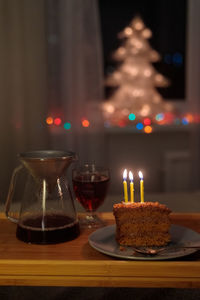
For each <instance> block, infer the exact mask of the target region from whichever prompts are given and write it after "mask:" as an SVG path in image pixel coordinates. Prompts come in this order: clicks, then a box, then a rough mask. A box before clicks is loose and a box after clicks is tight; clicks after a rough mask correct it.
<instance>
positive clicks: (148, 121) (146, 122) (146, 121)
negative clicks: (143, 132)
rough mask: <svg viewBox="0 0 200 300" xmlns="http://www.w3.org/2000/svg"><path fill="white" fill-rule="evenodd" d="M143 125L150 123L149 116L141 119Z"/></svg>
mask: <svg viewBox="0 0 200 300" xmlns="http://www.w3.org/2000/svg"><path fill="white" fill-rule="evenodd" d="M143 123H144V125H147V126H148V125H151V119H149V118H145V119H144V121H143Z"/></svg>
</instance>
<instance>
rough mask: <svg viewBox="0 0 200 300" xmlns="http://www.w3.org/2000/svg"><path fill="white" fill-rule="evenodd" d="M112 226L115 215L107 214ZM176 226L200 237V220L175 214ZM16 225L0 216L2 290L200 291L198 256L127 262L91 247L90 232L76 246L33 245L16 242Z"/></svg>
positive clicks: (75, 241) (193, 215)
mask: <svg viewBox="0 0 200 300" xmlns="http://www.w3.org/2000/svg"><path fill="white" fill-rule="evenodd" d="M102 217H103V218H104V219H105V221H106V222H107V223H108V224H111V223H113V222H114V221H113V217H112V213H103V214H102ZM171 218H172V222H173V223H174V224H180V225H185V226H187V227H189V228H191V229H193V230H196V231H198V232H200V214H182V213H181V214H172V217H171ZM15 230H16V225H15V224H13V223H11V222H9V221H8V220H6V218H5V217H4V216H3V214H1V215H0V284H1V285H23V286H28V285H29V286H50V285H51V286H82V287H83V286H89V287H94V286H96V287H97V286H98V287H176V288H195V287H196V288H197V287H198V288H199V287H200V254H199V252H196V253H195V254H193V255H192V256H189V257H185V258H182V259H181V260H180V259H179V260H177V261H128V260H127V261H126V260H119V259H114V258H111V257H109V256H106V255H104V254H101V253H99V252H97V251H96V250H94V249H93V248H91V247H90V245H89V244H88V235H89V234H90V233H91V231H89V230H85V231H82V232H81V235H80V236H79V237H78V238H77V239H75V240H74V241H70V242H66V243H62V244H57V245H30V244H26V243H23V242H21V241H18V240H17V239H16V237H15Z"/></svg>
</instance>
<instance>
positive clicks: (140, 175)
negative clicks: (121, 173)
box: [138, 171, 143, 180]
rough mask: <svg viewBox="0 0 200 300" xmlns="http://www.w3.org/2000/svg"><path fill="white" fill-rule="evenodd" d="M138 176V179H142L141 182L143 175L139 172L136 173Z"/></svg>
mask: <svg viewBox="0 0 200 300" xmlns="http://www.w3.org/2000/svg"><path fill="white" fill-rule="evenodd" d="M138 175H139V177H140V179H142V180H143V174H142V172H141V171H139V172H138Z"/></svg>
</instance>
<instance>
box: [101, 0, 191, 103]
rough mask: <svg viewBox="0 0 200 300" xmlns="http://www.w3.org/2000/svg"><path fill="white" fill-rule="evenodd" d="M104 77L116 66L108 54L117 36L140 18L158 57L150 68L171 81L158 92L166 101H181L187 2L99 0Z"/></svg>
mask: <svg viewBox="0 0 200 300" xmlns="http://www.w3.org/2000/svg"><path fill="white" fill-rule="evenodd" d="M99 10H100V22H101V30H102V40H103V51H104V73H105V76H106V74H108V73H109V72H112V71H113V70H114V69H115V67H116V63H115V62H113V61H112V59H111V54H112V52H113V51H114V50H115V49H117V48H118V47H119V46H120V45H121V44H120V41H119V40H118V38H117V35H118V33H119V32H120V31H121V30H122V29H123V28H124V27H126V26H127V25H128V24H129V23H130V21H131V20H132V19H133V17H134V16H136V15H140V17H141V18H142V19H143V22H144V23H145V25H146V27H148V28H149V29H151V31H152V34H153V36H152V38H151V39H150V40H149V42H150V45H151V47H152V48H153V49H154V50H156V51H158V52H159V54H160V55H161V58H162V59H161V61H160V62H158V63H155V64H154V67H155V68H156V69H157V70H158V72H160V73H161V74H162V75H164V76H165V77H167V78H168V79H169V80H170V81H171V85H170V86H169V87H167V88H162V89H159V93H160V94H161V95H162V96H163V97H164V98H166V99H169V100H184V98H185V93H186V91H185V71H186V59H185V58H186V35H187V34H186V25H187V0H134V1H130V0H119V1H116V0H99Z"/></svg>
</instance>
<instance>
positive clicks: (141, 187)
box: [138, 171, 144, 202]
mask: <svg viewBox="0 0 200 300" xmlns="http://www.w3.org/2000/svg"><path fill="white" fill-rule="evenodd" d="M138 175H139V177H140V201H141V202H144V181H143V174H142V172H141V171H139V172H138Z"/></svg>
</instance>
